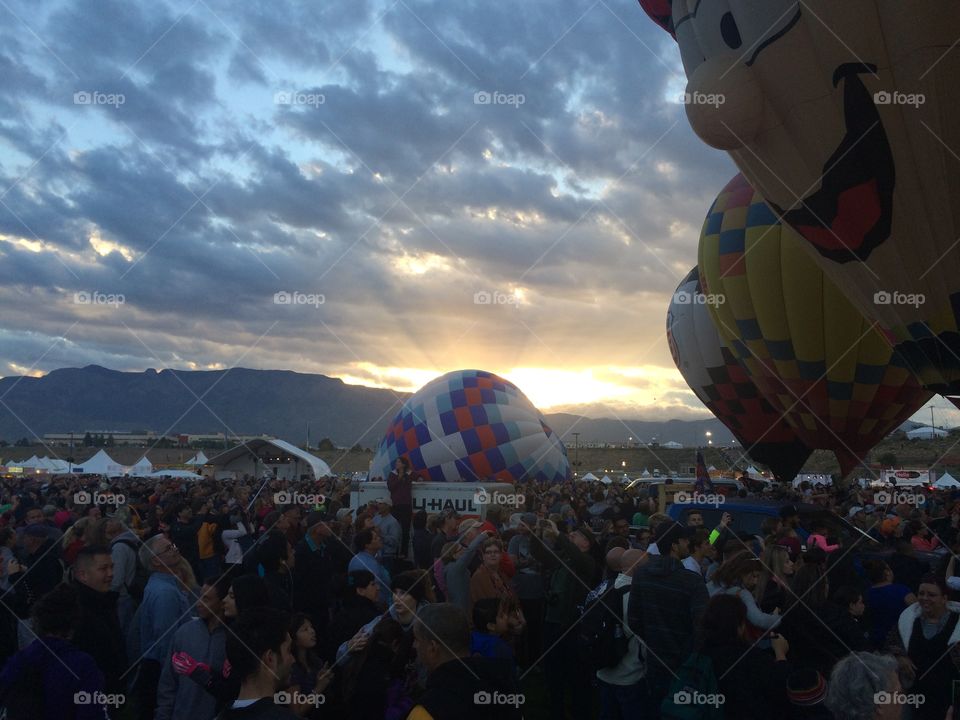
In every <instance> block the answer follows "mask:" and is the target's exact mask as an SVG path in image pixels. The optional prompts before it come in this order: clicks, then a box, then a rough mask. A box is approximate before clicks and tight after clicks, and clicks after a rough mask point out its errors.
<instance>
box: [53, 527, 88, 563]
mask: <svg viewBox="0 0 960 720" xmlns="http://www.w3.org/2000/svg"><path fill="white" fill-rule="evenodd" d="M92 527H93V519H92V518H89V517H82V518H80V519H79V520H77V521H76V522H75V523H74V524H73V525H71V526H70V527H69V528H67V531H66V532H65V533H64V534H63V538H62V539H61V540H60V545H61V547H62V548H63V552H62V557H63V562H65V563H66V564H67V565H73V561H74V560H76V559H77V553H78V552H80V548H82V547H84V546H85V545H86V544H87V542H86V539H85V538H84V535H85V534H86V532H87V530H88V529H90V528H92Z"/></svg>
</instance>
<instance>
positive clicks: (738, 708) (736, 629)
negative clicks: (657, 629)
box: [625, 594, 790, 720]
mask: <svg viewBox="0 0 960 720" xmlns="http://www.w3.org/2000/svg"><path fill="white" fill-rule="evenodd" d="M749 624H750V623H749V620H748V619H747V606H746V605H745V604H744V603H743V600H742V599H741V598H740V596H739V595H727V594H721V595H715V596H714V597H712V598H710V602H709V603H707V607H706V610H705V611H704V613H703V618H702V620H701V623H700V626H699V632H700V639H699V652H700V653H702V654H704V655H706V656H707V657H709V658H710V660H711V661H712V665H713V674H714V676H715V677H716V678H717V681H718V683H719V689H720V693H721V694H722V695H723V697H724V703H723V711H724V715H725V717H728V718H736V719H737V720H769V718H774V717H784V716H785V715H786V713H787V711H788V707H787V696H786V687H787V676H788V675H789V673H790V665H789V664H788V663H787V651H788V650H789V649H790V644H789V643H788V642H787V640H786V639H785V638H784V637H783V636H782V635H777V634H774V635H772V636H771V639H770V646H771V649H772V651H773V657H771V656H770V654H769V653H767V652H765V651H763V650H760V649H759V648H757V647H756V644H755V643H754V641H753V639H752V638H751V636H750V632H749ZM625 717H630V716H625Z"/></svg>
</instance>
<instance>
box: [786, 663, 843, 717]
mask: <svg viewBox="0 0 960 720" xmlns="http://www.w3.org/2000/svg"><path fill="white" fill-rule="evenodd" d="M826 697H827V680H826V678H825V677H824V676H823V673H820V672H818V671H817V670H814V669H813V668H804V669H800V670H794V671H793V672H792V673H790V675H789V676H788V677H787V700H788V701H789V703H790V709H791V715H790V717H792V718H795V719H796V720H833V718H834V716H833V715H832V714H831V712H830V711H829V710H828V709H827V707H826V705H825V704H824V700H825V699H826Z"/></svg>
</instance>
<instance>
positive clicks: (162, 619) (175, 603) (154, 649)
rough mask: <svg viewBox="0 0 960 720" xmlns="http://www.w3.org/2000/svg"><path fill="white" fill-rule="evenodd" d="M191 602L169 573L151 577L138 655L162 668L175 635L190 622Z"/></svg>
mask: <svg viewBox="0 0 960 720" xmlns="http://www.w3.org/2000/svg"><path fill="white" fill-rule="evenodd" d="M189 609H190V602H189V600H188V599H187V594H186V593H185V592H184V591H183V590H181V589H180V584H179V582H178V581H177V578H176V577H174V576H173V575H170V574H167V573H160V572H154V573H151V575H150V579H149V580H147V587H146V589H145V590H144V592H143V602H142V603H141V604H140V608H139V609H138V610H137V615H138V616H139V618H138V619H139V624H138V626H137V627H138V629H139V633H138V634H139V641H140V644H139V651H140V652H142V653H143V658H144V659H145V660H155V661H156V662H158V663H161V665H162V664H163V663H164V662H166V661H168V660H169V659H170V643H171V642H173V631H174V629H175V628H176V627H178V626H179V625H182V624H183V623H184V622H186V621H187V612H188V611H189Z"/></svg>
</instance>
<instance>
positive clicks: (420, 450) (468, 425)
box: [370, 370, 570, 483]
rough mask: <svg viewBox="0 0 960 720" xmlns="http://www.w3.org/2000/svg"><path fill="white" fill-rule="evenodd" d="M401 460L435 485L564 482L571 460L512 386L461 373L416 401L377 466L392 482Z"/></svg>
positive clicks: (486, 375)
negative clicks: (408, 461)
mask: <svg viewBox="0 0 960 720" xmlns="http://www.w3.org/2000/svg"><path fill="white" fill-rule="evenodd" d="M398 457H405V458H407V459H409V460H410V463H411V466H412V469H413V472H414V473H415V474H416V475H418V476H419V477H421V478H422V479H424V480H430V481H433V482H456V481H461V480H465V481H483V482H486V481H498V482H526V481H528V480H537V481H546V482H549V483H557V482H563V481H565V480H568V479H569V478H570V461H569V460H567V451H566V449H565V448H564V447H563V443H562V442H561V441H560V438H559V437H558V436H557V435H556V433H554V432H553V430H551V429H550V427H549V426H548V425H547V423H546V421H545V420H544V419H543V416H542V415H541V414H540V411H539V410H537V408H535V407H534V406H533V403H531V402H530V401H529V400H528V399H527V397H526V396H525V395H524V394H523V393H522V392H520V390H519V388H517V386H516V385H514V384H513V383H511V382H509V381H507V380H504V379H503V378H501V377H498V376H497V375H494V374H493V373H490V372H484V371H482V370H457V371H455V372H450V373H447V374H446V375H442V376H440V377H438V378H436V379H434V380H431V381H430V382H428V383H427V384H426V385H424V386H423V387H422V388H420V389H419V390H417V392H415V393H414V394H413V395H412V396H410V397H409V398H408V399H407V401H406V402H404V404H403V407H401V408H400V412H398V413H397V416H396V417H395V418H394V419H393V421H392V422H391V423H390V425H389V426H388V427H387V432H386V434H385V435H384V438H383V440H381V441H380V445H379V446H378V447H377V452H376V455H375V456H374V458H373V463H372V464H371V466H370V477H371V478H375V477H381V478H386V477H387V476H388V475H389V474H390V470H391V469H392V468H393V466H394V465H395V464H396V462H397V458H398Z"/></svg>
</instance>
